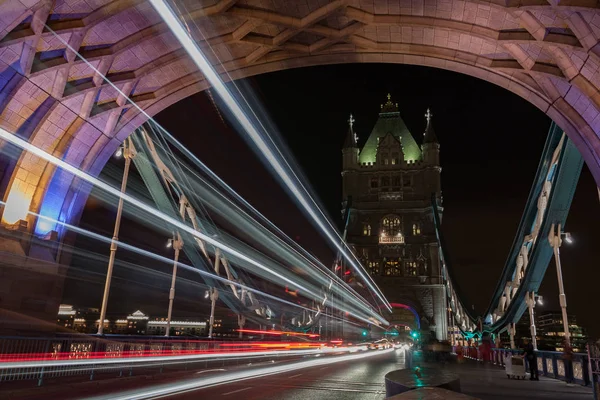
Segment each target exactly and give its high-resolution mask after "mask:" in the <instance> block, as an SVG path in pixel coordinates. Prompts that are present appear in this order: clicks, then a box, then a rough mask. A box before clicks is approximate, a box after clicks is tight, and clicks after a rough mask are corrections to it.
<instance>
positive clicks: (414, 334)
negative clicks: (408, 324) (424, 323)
mask: <svg viewBox="0 0 600 400" xmlns="http://www.w3.org/2000/svg"><path fill="white" fill-rule="evenodd" d="M410 336H412V337H413V339H417V338H418V337H419V333H418V332H411V334H410Z"/></svg>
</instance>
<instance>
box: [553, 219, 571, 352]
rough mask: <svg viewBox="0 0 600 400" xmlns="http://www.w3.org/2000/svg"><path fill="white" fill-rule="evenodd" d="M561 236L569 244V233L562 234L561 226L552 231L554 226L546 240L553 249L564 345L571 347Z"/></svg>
mask: <svg viewBox="0 0 600 400" xmlns="http://www.w3.org/2000/svg"><path fill="white" fill-rule="evenodd" d="M562 236H564V237H565V240H566V241H567V243H571V242H572V239H571V235H570V234H569V233H564V232H562V231H561V226H560V224H558V227H557V230H556V231H555V230H554V224H552V227H551V228H550V233H549V235H548V240H549V241H550V245H551V246H552V248H553V249H554V261H555V263H556V275H557V277H558V292H559V295H558V297H559V301H560V309H561V311H562V320H563V329H564V331H565V343H566V344H567V345H568V346H570V345H571V337H570V334H569V320H568V316H567V296H566V295H565V287H564V284H563V277H562V268H561V265H560V250H559V249H560V245H561V244H562Z"/></svg>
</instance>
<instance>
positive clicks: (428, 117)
mask: <svg viewBox="0 0 600 400" xmlns="http://www.w3.org/2000/svg"><path fill="white" fill-rule="evenodd" d="M431 117H433V114H432V113H431V110H429V108H427V112H426V113H425V119H427V123H429V121H431Z"/></svg>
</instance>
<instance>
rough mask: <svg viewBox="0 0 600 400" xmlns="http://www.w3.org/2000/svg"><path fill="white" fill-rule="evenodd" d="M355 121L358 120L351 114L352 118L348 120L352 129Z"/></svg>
mask: <svg viewBox="0 0 600 400" xmlns="http://www.w3.org/2000/svg"><path fill="white" fill-rule="evenodd" d="M354 121H356V120H355V119H354V117H353V116H352V114H350V119H349V120H348V123H349V124H350V129H352V125H354Z"/></svg>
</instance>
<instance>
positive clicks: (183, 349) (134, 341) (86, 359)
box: [0, 335, 320, 386]
mask: <svg viewBox="0 0 600 400" xmlns="http://www.w3.org/2000/svg"><path fill="white" fill-rule="evenodd" d="M256 344H257V343H256V342H252V341H242V340H236V341H212V340H206V339H205V340H196V339H192V340H186V339H182V338H180V337H173V338H166V337H140V336H129V337H127V336H112V335H111V336H106V337H99V336H88V335H77V336H69V337H54V338H20V337H0V383H1V382H3V381H15V380H37V381H38V386H41V385H42V383H43V381H44V379H46V378H58V377H65V376H74V375H89V379H90V380H93V379H94V375H95V374H97V373H99V372H103V373H104V372H110V373H115V372H116V373H117V374H118V376H123V375H132V374H133V368H140V367H143V368H155V369H159V370H160V372H163V368H164V367H166V366H173V365H176V364H186V363H188V364H189V363H191V362H202V363H205V365H208V364H207V363H209V362H214V361H218V362H220V363H222V364H225V363H227V364H231V363H237V362H238V360H240V359H246V360H247V358H248V357H252V358H258V357H259V358H266V357H279V356H302V355H303V352H305V353H306V354H309V352H308V351H306V350H317V349H318V347H319V346H320V345H319V344H317V343H304V342H297V343H288V342H281V341H272V342H260V346H259V347H256V346H255V345H256ZM226 360H227V361H226Z"/></svg>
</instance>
